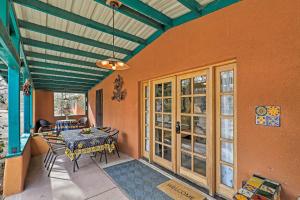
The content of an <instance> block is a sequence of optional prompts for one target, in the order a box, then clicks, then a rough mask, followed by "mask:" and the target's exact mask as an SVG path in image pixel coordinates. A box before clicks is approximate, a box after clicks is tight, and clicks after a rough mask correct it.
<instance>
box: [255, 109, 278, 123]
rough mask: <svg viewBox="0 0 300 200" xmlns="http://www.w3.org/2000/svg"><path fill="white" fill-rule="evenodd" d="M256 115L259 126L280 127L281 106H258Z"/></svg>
mask: <svg viewBox="0 0 300 200" xmlns="http://www.w3.org/2000/svg"><path fill="white" fill-rule="evenodd" d="M255 113H256V124H257V125H264V126H274V127H279V126H280V106H257V107H256V108H255Z"/></svg>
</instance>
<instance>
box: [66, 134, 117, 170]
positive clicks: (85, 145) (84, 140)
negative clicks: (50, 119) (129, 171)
mask: <svg viewBox="0 0 300 200" xmlns="http://www.w3.org/2000/svg"><path fill="white" fill-rule="evenodd" d="M108 135H109V134H108V133H106V132H104V131H101V130H98V129H97V128H91V133H90V134H82V133H81V129H76V130H68V131H62V132H61V136H62V138H63V140H64V141H65V143H66V151H65V154H66V155H67V157H69V158H70V160H71V161H73V162H74V166H73V171H74V172H75V165H76V166H77V168H78V169H79V166H78V163H77V160H78V159H79V158H80V156H81V154H88V153H95V152H101V151H103V150H104V149H106V150H108V151H109V152H112V151H113V150H114V149H115V146H114V144H105V145H104V140H105V139H106V138H107V136H108Z"/></svg>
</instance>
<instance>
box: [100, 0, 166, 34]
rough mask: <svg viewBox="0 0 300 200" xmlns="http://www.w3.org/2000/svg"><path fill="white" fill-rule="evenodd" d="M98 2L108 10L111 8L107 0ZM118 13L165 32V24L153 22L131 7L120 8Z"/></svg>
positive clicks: (123, 6)
mask: <svg viewBox="0 0 300 200" xmlns="http://www.w3.org/2000/svg"><path fill="white" fill-rule="evenodd" d="M95 1H96V2H98V3H100V4H102V5H104V6H106V7H108V8H111V7H110V6H109V5H107V4H106V0H95ZM116 11H117V12H119V13H122V14H123V15H126V16H127V17H130V18H132V19H135V20H137V21H140V22H142V23H143V24H147V25H148V26H151V27H153V28H155V29H158V30H164V29H165V27H164V25H163V24H161V23H159V22H157V21H155V20H153V19H152V18H150V17H148V16H146V15H143V14H141V13H139V12H137V11H135V10H133V9H131V8H130V7H128V6H126V5H124V4H123V5H122V6H120V8H118V9H117V10H116Z"/></svg>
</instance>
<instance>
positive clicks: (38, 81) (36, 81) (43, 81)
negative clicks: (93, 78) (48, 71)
mask: <svg viewBox="0 0 300 200" xmlns="http://www.w3.org/2000/svg"><path fill="white" fill-rule="evenodd" d="M32 80H33V83H34V84H51V83H53V84H57V85H64V84H67V85H85V86H89V87H92V86H93V85H94V83H89V82H76V81H68V80H53V79H32Z"/></svg>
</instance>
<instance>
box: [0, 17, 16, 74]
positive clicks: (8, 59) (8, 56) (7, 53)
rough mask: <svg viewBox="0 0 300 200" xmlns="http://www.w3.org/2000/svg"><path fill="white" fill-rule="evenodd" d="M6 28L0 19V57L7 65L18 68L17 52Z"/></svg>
mask: <svg viewBox="0 0 300 200" xmlns="http://www.w3.org/2000/svg"><path fill="white" fill-rule="evenodd" d="M6 29H7V27H6V26H4V24H3V22H2V19H0V46H2V47H3V50H4V51H2V50H1V52H0V57H1V59H2V60H3V61H4V62H5V63H6V64H7V65H9V67H13V68H19V63H20V58H19V54H18V52H17V51H16V49H15V47H14V44H13V43H12V41H11V39H10V35H9V34H8V32H7V31H6Z"/></svg>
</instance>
